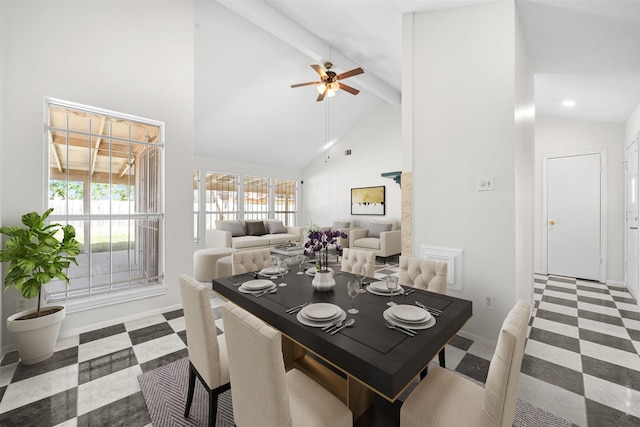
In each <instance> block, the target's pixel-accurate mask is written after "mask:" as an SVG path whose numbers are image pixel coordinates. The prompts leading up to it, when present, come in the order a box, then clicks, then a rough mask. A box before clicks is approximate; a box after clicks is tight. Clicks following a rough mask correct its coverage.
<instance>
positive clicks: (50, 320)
mask: <svg viewBox="0 0 640 427" xmlns="http://www.w3.org/2000/svg"><path fill="white" fill-rule="evenodd" d="M51 308H60V310H58V311H56V312H55V313H52V314H49V315H46V316H42V317H36V318H33V319H27V320H16V319H18V318H20V317H22V316H24V315H28V314H31V313H35V312H36V311H37V309H35V308H32V309H29V310H25V311H21V312H19V313H16V314H14V315H12V316H9V318H8V319H7V329H8V330H9V332H13V333H14V335H15V337H16V345H17V346H18V353H20V362H21V363H23V364H25V365H33V364H34V363H39V362H42V361H44V360H47V359H48V358H50V357H51V356H52V355H53V350H54V349H55V346H56V341H57V340H58V332H60V325H61V324H62V320H63V319H64V318H65V316H66V313H67V312H66V309H65V307H64V306H55V305H54V306H46V307H40V311H42V310H43V309H51Z"/></svg>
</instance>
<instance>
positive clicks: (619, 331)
mask: <svg viewBox="0 0 640 427" xmlns="http://www.w3.org/2000/svg"><path fill="white" fill-rule="evenodd" d="M578 326H579V327H580V328H582V329H588V330H590V331H594V332H600V333H601V334H607V335H613V336H614V337H618V338H622V339H627V340H628V339H630V338H629V333H628V332H627V330H626V329H625V328H623V327H622V326H616V325H610V324H608V323H602V322H597V321H595V320H590V319H584V318H580V319H578Z"/></svg>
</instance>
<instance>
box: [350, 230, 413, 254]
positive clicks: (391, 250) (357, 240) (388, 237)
mask: <svg viewBox="0 0 640 427" xmlns="http://www.w3.org/2000/svg"><path fill="white" fill-rule="evenodd" d="M400 233H401V231H400V230H397V229H396V224H395V222H394V221H371V225H370V226H369V228H359V229H356V230H351V231H350V232H349V244H350V247H351V248H353V249H362V250H366V251H372V252H373V253H375V254H376V256H379V257H382V258H386V257H389V256H392V255H397V254H399V253H400V252H401V251H402V249H401V246H400V241H401V240H400V239H401V237H400V236H401V235H400Z"/></svg>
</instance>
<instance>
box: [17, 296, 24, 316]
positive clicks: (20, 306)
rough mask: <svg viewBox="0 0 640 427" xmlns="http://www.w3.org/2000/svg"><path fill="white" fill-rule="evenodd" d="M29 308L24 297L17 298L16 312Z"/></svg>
mask: <svg viewBox="0 0 640 427" xmlns="http://www.w3.org/2000/svg"><path fill="white" fill-rule="evenodd" d="M26 309H27V300H26V299H24V298H22V297H17V298H16V313H17V312H19V311H24V310H26Z"/></svg>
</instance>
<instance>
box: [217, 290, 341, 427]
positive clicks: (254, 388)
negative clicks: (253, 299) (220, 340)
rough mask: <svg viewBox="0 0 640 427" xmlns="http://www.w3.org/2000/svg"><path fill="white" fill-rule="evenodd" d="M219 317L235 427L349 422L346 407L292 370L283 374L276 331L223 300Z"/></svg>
mask: <svg viewBox="0 0 640 427" xmlns="http://www.w3.org/2000/svg"><path fill="white" fill-rule="evenodd" d="M222 319H223V323H224V329H225V337H226V340H227V348H228V352H229V371H230V375H231V383H232V385H233V388H232V389H231V396H232V402H233V414H234V421H235V424H236V425H237V426H238V427H254V426H261V427H287V426H305V427H324V426H345V427H346V426H351V425H352V423H353V417H352V414H351V411H350V410H349V409H348V408H347V407H346V406H345V405H344V404H343V403H342V402H341V401H340V400H339V399H338V398H337V397H335V396H334V395H333V394H331V393H330V392H328V391H327V390H326V389H324V388H323V387H322V386H321V385H320V384H318V383H316V382H315V381H314V380H312V379H311V378H309V377H308V376H307V375H305V374H304V373H302V372H301V371H299V370H297V369H291V370H289V372H287V373H285V368H284V362H283V359H282V336H281V334H280V332H278V331H277V330H275V329H274V328H272V327H271V326H269V325H267V324H266V323H264V322H263V321H262V320H260V319H258V318H257V317H256V316H254V315H253V314H251V313H249V312H247V311H246V310H244V309H242V308H240V307H238V306H236V305H234V304H231V303H227V304H225V305H224V306H222Z"/></svg>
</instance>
